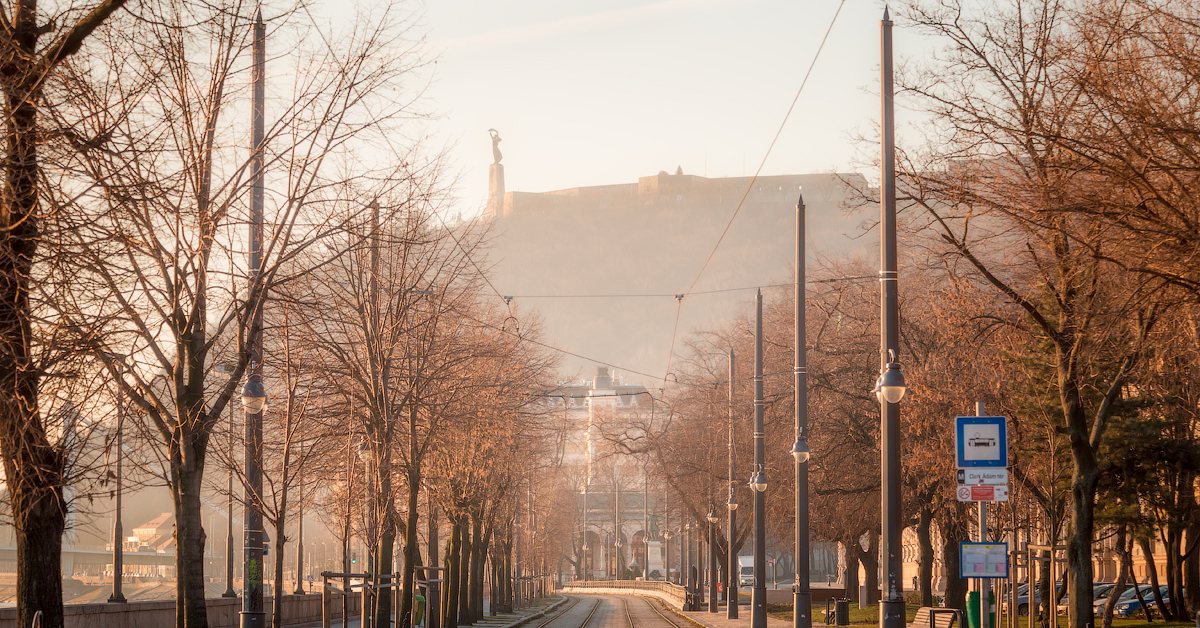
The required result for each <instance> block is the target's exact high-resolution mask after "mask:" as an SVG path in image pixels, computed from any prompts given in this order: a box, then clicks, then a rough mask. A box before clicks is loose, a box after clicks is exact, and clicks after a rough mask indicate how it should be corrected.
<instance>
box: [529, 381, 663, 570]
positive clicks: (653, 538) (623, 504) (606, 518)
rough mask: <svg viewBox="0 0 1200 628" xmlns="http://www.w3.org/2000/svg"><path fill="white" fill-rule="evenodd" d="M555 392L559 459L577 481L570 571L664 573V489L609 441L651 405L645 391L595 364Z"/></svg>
mask: <svg viewBox="0 0 1200 628" xmlns="http://www.w3.org/2000/svg"><path fill="white" fill-rule="evenodd" d="M559 392H560V394H556V395H554V396H551V397H550V400H551V402H552V403H554V404H556V405H558V407H559V409H560V410H561V411H562V412H563V415H564V420H565V421H566V425H565V428H566V430H567V431H568V435H567V437H566V446H565V451H564V452H563V464H564V465H565V466H567V467H568V468H569V469H571V476H572V477H574V478H576V479H577V481H578V483H579V494H578V502H577V504H576V522H577V528H578V532H577V538H576V542H575V544H574V547H575V560H576V561H577V565H576V569H575V575H576V577H579V578H584V579H596V580H604V579H613V578H622V579H623V578H632V577H643V576H647V577H649V578H650V579H663V578H664V577H665V575H666V574H665V570H664V569H663V561H664V547H663V544H662V541H661V538H660V536H659V528H660V525H661V523H660V522H661V521H662V513H663V511H664V508H665V498H664V494H663V492H662V490H661V488H660V487H657V486H655V485H654V481H653V479H651V478H650V477H649V474H648V471H647V469H646V467H645V465H644V463H643V461H642V460H639V459H638V458H637V457H635V456H632V455H629V454H627V453H623V452H620V451H618V450H617V449H616V448H614V447H612V446H611V443H612V442H613V440H614V438H615V437H616V436H617V435H625V436H628V435H630V434H631V433H636V432H637V431H638V426H639V425H640V421H641V420H642V419H643V418H645V417H646V416H648V415H649V413H651V412H652V411H653V407H652V405H653V401H652V399H651V397H650V393H649V391H648V390H647V389H646V388H645V387H644V386H641V385H637V384H627V383H624V382H623V381H622V380H621V378H620V377H615V376H614V375H613V374H612V373H610V371H609V369H608V367H605V366H600V367H597V368H596V374H595V377H594V378H593V379H591V380H590V381H585V382H582V383H579V384H572V385H567V386H564V387H562V388H561V389H560V391H559Z"/></svg>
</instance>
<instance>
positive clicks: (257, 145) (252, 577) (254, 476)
mask: <svg viewBox="0 0 1200 628" xmlns="http://www.w3.org/2000/svg"><path fill="white" fill-rule="evenodd" d="M266 64H267V27H266V25H264V24H263V19H262V11H261V10H260V11H259V12H258V14H257V15H256V16H255V18H254V66H253V69H252V70H251V73H250V74H251V82H252V83H253V85H254V89H253V91H254V102H253V105H252V107H251V123H250V144H251V146H252V149H251V150H252V152H251V156H250V179H251V184H250V275H251V277H252V282H251V285H252V286H257V288H258V290H259V291H260V292H261V291H263V290H264V287H263V285H261V282H262V270H263V268H262V267H263V258H262V248H263V244H262V240H263V149H264V146H263V142H264V139H263V138H264V128H263V127H264V117H265V109H266ZM252 289H253V288H252ZM263 301H265V299H264V298H263V296H261V295H260V296H259V297H258V300H257V303H256V304H255V307H254V311H253V312H252V319H251V323H250V332H251V333H250V338H249V348H250V377H249V378H248V379H247V381H246V386H245V388H244V389H243V390H242V404H243V405H244V406H245V407H246V493H247V494H246V532H245V542H244V543H243V546H244V555H245V567H244V570H243V572H242V573H243V578H242V579H243V581H244V583H245V584H244V594H243V595H242V613H241V627H242V628H265V626H266V613H264V612H263V572H264V571H265V565H264V564H263V515H262V490H263V489H262V457H261V456H262V437H263V435H262V418H263V417H262V412H263V408H264V407H266V398H267V394H266V390H265V388H264V387H263V382H262V358H263V339H262V325H263V312H262V304H263Z"/></svg>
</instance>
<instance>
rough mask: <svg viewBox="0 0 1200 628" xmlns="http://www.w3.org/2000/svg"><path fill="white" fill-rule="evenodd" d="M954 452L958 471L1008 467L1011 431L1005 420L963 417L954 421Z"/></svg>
mask: <svg viewBox="0 0 1200 628" xmlns="http://www.w3.org/2000/svg"><path fill="white" fill-rule="evenodd" d="M954 450H955V454H956V456H955V457H956V460H957V462H958V468H960V469H978V468H1001V469H1003V468H1005V467H1007V466H1008V429H1007V422H1006V421H1005V418H1004V417H1002V416H960V417H956V418H955V419H954Z"/></svg>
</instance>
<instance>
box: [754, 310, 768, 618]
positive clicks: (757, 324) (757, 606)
mask: <svg viewBox="0 0 1200 628" xmlns="http://www.w3.org/2000/svg"><path fill="white" fill-rule="evenodd" d="M762 336H763V329H762V290H759V291H758V293H757V294H756V295H755V297H754V475H753V476H751V478H750V488H752V489H754V589H753V590H752V591H751V597H750V628H767V565H766V562H767V526H766V510H767V503H766V502H767V500H766V495H765V494H764V493H765V492H766V490H767V472H766V460H765V458H766V451H765V449H764V446H765V445H764V440H765V436H766V435H765V433H764V428H763V415H764V413H765V409H766V408H765V401H764V399H763V349H762Z"/></svg>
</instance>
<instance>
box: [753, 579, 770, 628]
mask: <svg viewBox="0 0 1200 628" xmlns="http://www.w3.org/2000/svg"><path fill="white" fill-rule="evenodd" d="M750 628H767V588H766V587H754V588H753V589H751V590H750Z"/></svg>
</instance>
